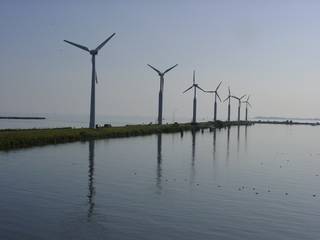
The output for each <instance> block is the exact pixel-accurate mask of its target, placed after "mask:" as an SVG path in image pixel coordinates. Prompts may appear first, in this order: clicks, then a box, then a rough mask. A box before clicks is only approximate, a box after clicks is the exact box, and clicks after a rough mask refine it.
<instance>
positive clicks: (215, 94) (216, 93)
mask: <svg viewBox="0 0 320 240" xmlns="http://www.w3.org/2000/svg"><path fill="white" fill-rule="evenodd" d="M221 83H222V81H221V82H220V83H219V85H218V86H217V88H216V90H214V91H206V92H207V93H213V94H214V117H213V120H214V121H217V97H218V99H219V101H220V102H221V98H220V96H219V94H218V89H219V87H220V85H221Z"/></svg>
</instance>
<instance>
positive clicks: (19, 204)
mask: <svg viewBox="0 0 320 240" xmlns="http://www.w3.org/2000/svg"><path fill="white" fill-rule="evenodd" d="M319 137H320V128H319V127H311V126H258V125H256V126H252V127H247V128H245V127H240V128H239V129H238V128H237V127H233V128H231V129H230V130H228V129H223V130H220V131H218V130H217V131H216V132H209V131H205V132H204V133H201V132H198V133H196V134H191V133H185V134H184V136H183V137H182V138H181V136H180V134H165V135H162V136H157V135H153V136H147V137H135V138H127V139H112V140H99V141H92V142H85V143H72V144H64V145H57V146H47V147H39V148H32V149H28V150H19V151H13V152H8V153H3V152H2V153H0V194H1V198H0V213H1V215H0V239H8V240H10V239H33V240H34V239H159V240H160V239H161V240H163V239H255V240H256V239H290V240H292V239H299V240H301V239H320V228H319V222H320V185H319V183H320V176H319V175H320V148H319V139H320V138H319ZM314 194H315V195H314Z"/></svg>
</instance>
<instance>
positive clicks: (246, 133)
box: [244, 125, 248, 153]
mask: <svg viewBox="0 0 320 240" xmlns="http://www.w3.org/2000/svg"><path fill="white" fill-rule="evenodd" d="M244 149H245V152H246V153H247V151H248V126H247V125H246V126H245V128H244Z"/></svg>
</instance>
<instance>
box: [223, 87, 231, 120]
mask: <svg viewBox="0 0 320 240" xmlns="http://www.w3.org/2000/svg"><path fill="white" fill-rule="evenodd" d="M228 91H229V95H228V97H227V98H226V99H225V100H224V102H225V101H227V100H229V101H228V122H230V112H231V105H230V102H231V97H232V96H231V92H230V87H228Z"/></svg>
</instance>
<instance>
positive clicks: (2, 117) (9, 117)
mask: <svg viewBox="0 0 320 240" xmlns="http://www.w3.org/2000/svg"><path fill="white" fill-rule="evenodd" d="M0 119H23V120H44V119H46V118H45V117H15V116H0Z"/></svg>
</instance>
